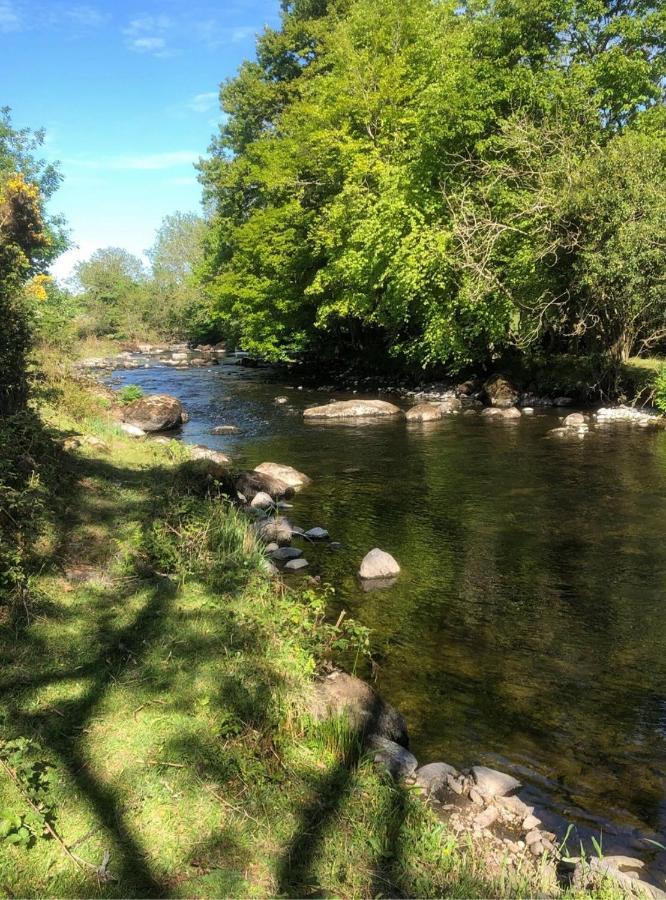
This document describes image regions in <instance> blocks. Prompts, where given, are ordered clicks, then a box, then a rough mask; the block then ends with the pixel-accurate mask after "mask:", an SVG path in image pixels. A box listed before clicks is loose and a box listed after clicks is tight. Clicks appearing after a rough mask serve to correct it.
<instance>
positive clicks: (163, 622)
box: [0, 376, 610, 897]
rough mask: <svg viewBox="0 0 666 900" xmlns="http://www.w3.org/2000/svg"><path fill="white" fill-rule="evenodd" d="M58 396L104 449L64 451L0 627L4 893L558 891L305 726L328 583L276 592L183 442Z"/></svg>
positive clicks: (92, 401) (71, 388)
mask: <svg viewBox="0 0 666 900" xmlns="http://www.w3.org/2000/svg"><path fill="white" fill-rule="evenodd" d="M49 384H50V386H51V389H50V392H49V391H47V392H46V395H45V397H46V399H45V404H46V405H45V406H44V408H43V415H44V420H45V422H46V423H47V424H48V427H49V429H51V434H52V435H53V436H54V437H55V438H58V439H62V438H63V437H65V436H67V435H68V434H70V435H71V433H73V432H82V433H84V434H91V433H94V434H95V435H96V436H98V437H101V438H103V439H104V441H105V442H106V443H107V445H108V449H104V448H103V447H102V448H100V447H97V448H90V447H87V446H86V445H85V444H84V445H82V446H80V447H78V448H77V449H73V450H72V451H70V452H69V453H66V454H64V455H63V456H62V457H60V462H59V465H60V466H61V467H62V468H63V472H62V473H61V474H62V476H63V478H62V481H61V484H62V485H63V486H64V487H65V488H66V493H65V495H63V496H62V497H60V500H59V502H58V503H57V504H56V510H57V517H56V518H55V519H53V518H51V519H50V520H49V521H50V522H51V525H50V527H49V528H48V529H47V530H46V531H45V533H44V534H43V536H42V538H41V544H40V547H39V554H38V555H39V559H40V560H41V562H40V564H39V565H38V566H37V568H36V571H35V573H34V574H33V575H32V577H31V580H30V598H29V602H26V604H24V607H23V613H24V615H23V616H22V617H5V619H4V620H3V621H2V623H0V629H1V630H0V662H1V668H0V673H1V674H0V681H1V686H0V720H1V721H2V740H1V742H0V760H2V761H3V766H2V768H1V769H0V809H4V810H5V812H3V813H2V814H0V818H2V816H5V818H6V817H7V815H9V813H11V815H13V816H14V817H18V819H19V820H20V822H21V823H23V824H24V825H26V824H27V825H29V824H30V823H31V822H32V826H31V827H32V833H31V834H30V837H29V839H28V840H27V841H25V842H23V843H16V844H9V843H7V841H4V842H1V841H0V894H2V895H4V896H36V895H39V896H61V897H73V896H74V897H76V896H103V897H143V896H173V897H179V896H182V897H190V896H197V897H206V896H211V897H218V896H243V897H255V896H261V897H265V896H302V897H304V896H341V897H376V896H418V897H435V896H455V897H470V896H500V895H501V896H529V895H533V894H535V893H543V892H544V891H545V892H547V893H553V892H557V887H556V886H555V885H552V884H548V885H546V884H545V883H541V882H539V881H538V879H537V881H535V876H534V874H533V873H532V874H529V873H527V872H525V873H524V874H521V873H520V872H518V873H517V872H515V871H509V870H506V871H504V872H500V873H497V872H495V873H493V875H492V876H491V875H489V873H488V872H487V871H486V870H485V868H484V861H483V859H482V858H480V857H478V856H476V855H475V854H474V853H472V852H470V850H469V848H468V847H467V846H466V845H465V843H464V842H461V841H459V840H458V839H457V838H455V837H454V836H453V835H452V834H451V833H449V832H448V831H447V830H446V828H445V827H444V826H443V825H442V824H441V823H440V822H438V820H437V819H436V818H435V816H434V814H433V812H432V811H431V810H430V809H429V808H428V807H427V806H425V805H424V804H423V803H421V801H420V800H418V798H416V797H415V795H414V794H413V793H412V792H410V790H409V789H406V788H404V787H400V786H397V785H395V784H393V783H392V782H391V781H389V780H388V779H387V778H386V777H384V776H382V775H381V774H380V773H378V772H377V771H376V770H375V769H374V768H373V766H372V764H371V762H370V761H369V760H368V759H367V758H366V757H365V756H364V755H363V754H362V752H361V751H360V748H359V747H358V745H356V744H354V742H353V741H352V742H349V741H348V740H344V739H342V738H340V739H338V738H336V736H335V731H334V730H333V731H332V730H331V729H328V730H327V729H322V728H321V726H319V727H315V726H313V725H311V724H308V723H307V721H306V720H305V719H304V718H303V715H302V710H303V708H304V698H305V696H306V695H307V691H308V685H309V681H310V680H311V677H312V674H313V672H314V671H315V668H316V666H317V664H318V661H319V660H318V655H319V654H320V652H321V648H322V639H321V631H322V620H321V601H320V599H319V598H318V596H317V594H316V593H315V592H314V590H304V591H301V592H300V593H294V592H292V591H289V590H286V589H284V588H283V587H281V586H279V585H276V584H275V583H272V582H270V581H269V580H268V579H267V578H266V576H265V575H264V574H263V571H262V569H261V555H260V553H259V552H258V550H257V548H256V546H255V544H254V541H253V538H252V536H251V534H250V532H249V531H248V527H247V525H246V523H245V521H244V520H243V519H242V518H241V517H240V516H239V514H238V513H237V512H236V511H235V510H234V509H233V508H232V507H231V506H230V505H229V504H227V503H226V502H225V501H224V500H223V499H220V498H217V499H214V498H211V497H210V496H202V494H201V492H197V491H196V490H193V488H192V484H191V483H190V482H189V481H188V480H187V479H183V478H182V477H181V476H182V469H183V451H182V449H181V448H180V447H178V446H177V445H176V446H174V445H159V444H155V443H154V442H150V441H138V442H137V441H132V440H131V439H128V438H126V437H125V436H123V435H122V433H121V432H120V431H119V430H118V429H117V428H116V426H115V425H114V424H113V421H112V419H110V418H109V416H108V411H107V410H105V407H104V404H101V403H100V400H99V398H97V399H96V398H95V397H94V396H93V394H91V392H90V391H89V390H88V389H87V388H85V387H81V386H80V385H78V384H75V383H72V382H69V381H68V380H67V379H66V378H64V376H63V377H62V378H61V379H60V380H58V379H57V378H51V379H50V382H49ZM68 572H69V575H68V574H67V573H68ZM324 643H325V642H324ZM16 741H18V743H13V742H16ZM45 772H46V773H48V775H49V777H48V780H47V781H43V780H42V776H43V773H45ZM28 798H32V801H33V802H34V803H35V804H36V805H37V806H39V807H40V809H41V815H42V818H43V819H44V820H45V821H47V822H49V823H50V824H51V827H52V828H53V830H54V832H55V834H57V835H58V837H59V839H60V840H61V841H62V842H63V844H64V847H66V848H68V850H69V851H71V853H72V854H74V855H75V856H76V857H77V858H78V859H74V858H73V857H72V856H71V855H70V854H69V853H68V852H66V850H65V849H64V847H63V844H61V843H60V842H59V840H58V839H56V837H55V836H54V835H53V834H45V835H42V834H41V833H40V830H41V826H40V821H41V820H40V818H39V815H38V816H37V817H36V819H35V816H34V815H33V814H34V810H33V809H32V808H31V806H30V801H29V799H28ZM35 821H36V822H37V825H35ZM15 833H17V832H16V829H15ZM100 866H101V868H99V869H98V870H97V871H95V868H94V867H100ZM109 873H110V875H112V876H113V880H110V879H109V878H108V874H109ZM601 893H602V894H603V893H604V892H603V891H602V892H601ZM608 895H609V896H610V894H608Z"/></svg>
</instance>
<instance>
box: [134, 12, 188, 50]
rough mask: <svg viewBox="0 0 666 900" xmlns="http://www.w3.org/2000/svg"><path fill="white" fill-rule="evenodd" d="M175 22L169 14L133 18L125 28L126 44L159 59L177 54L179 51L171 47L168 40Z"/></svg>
mask: <svg viewBox="0 0 666 900" xmlns="http://www.w3.org/2000/svg"><path fill="white" fill-rule="evenodd" d="M174 24H175V23H174V21H173V19H171V18H170V17H169V16H139V17H138V18H135V19H132V20H131V21H130V23H129V24H128V25H127V27H126V28H124V29H123V34H124V35H125V38H126V45H127V47H129V49H130V50H134V51H135V52H136V53H149V54H150V55H151V56H156V57H158V58H159V59H166V58H168V57H170V56H175V55H176V54H177V53H178V51H177V50H174V49H173V48H172V47H170V46H169V43H168V40H167V34H168V33H169V32H170V31H171V30H172V29H173V27H174Z"/></svg>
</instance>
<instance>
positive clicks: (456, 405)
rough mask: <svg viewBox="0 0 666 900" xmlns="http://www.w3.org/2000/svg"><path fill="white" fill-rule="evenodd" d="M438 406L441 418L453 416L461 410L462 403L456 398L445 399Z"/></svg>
mask: <svg viewBox="0 0 666 900" xmlns="http://www.w3.org/2000/svg"><path fill="white" fill-rule="evenodd" d="M438 405H439V408H440V410H441V412H442V415H443V416H451V415H454V414H455V413H458V412H460V410H461V409H462V401H461V400H460V399H459V398H458V397H445V398H444V400H442V401H441V402H440V403H439V404H438Z"/></svg>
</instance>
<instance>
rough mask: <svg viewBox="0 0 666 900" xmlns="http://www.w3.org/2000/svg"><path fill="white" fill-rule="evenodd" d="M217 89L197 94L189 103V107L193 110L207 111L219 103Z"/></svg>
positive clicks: (198, 111)
mask: <svg viewBox="0 0 666 900" xmlns="http://www.w3.org/2000/svg"><path fill="white" fill-rule="evenodd" d="M217 96H218V95H217V91H207V92H206V93H204V94H195V95H194V97H192V99H191V100H189V101H188V103H187V108H188V109H191V110H192V112H197V113H205V112H208V111H209V110H211V109H213V108H214V107H215V106H216V105H217Z"/></svg>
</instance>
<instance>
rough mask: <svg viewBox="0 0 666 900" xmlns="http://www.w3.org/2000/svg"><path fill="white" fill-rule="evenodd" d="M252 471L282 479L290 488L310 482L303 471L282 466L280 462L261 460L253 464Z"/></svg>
mask: <svg viewBox="0 0 666 900" xmlns="http://www.w3.org/2000/svg"><path fill="white" fill-rule="evenodd" d="M254 471H255V472H260V473H261V474H262V475H268V476H269V478H275V479H277V480H278V481H282V482H284V484H286V485H288V486H289V487H292V488H299V487H303V486H304V485H306V484H310V478H308V476H307V475H304V474H303V472H299V471H298V469H294V468H292V467H291V466H283V465H281V464H280V463H273V462H263V463H260V464H259V465H258V466H255V468H254Z"/></svg>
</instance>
